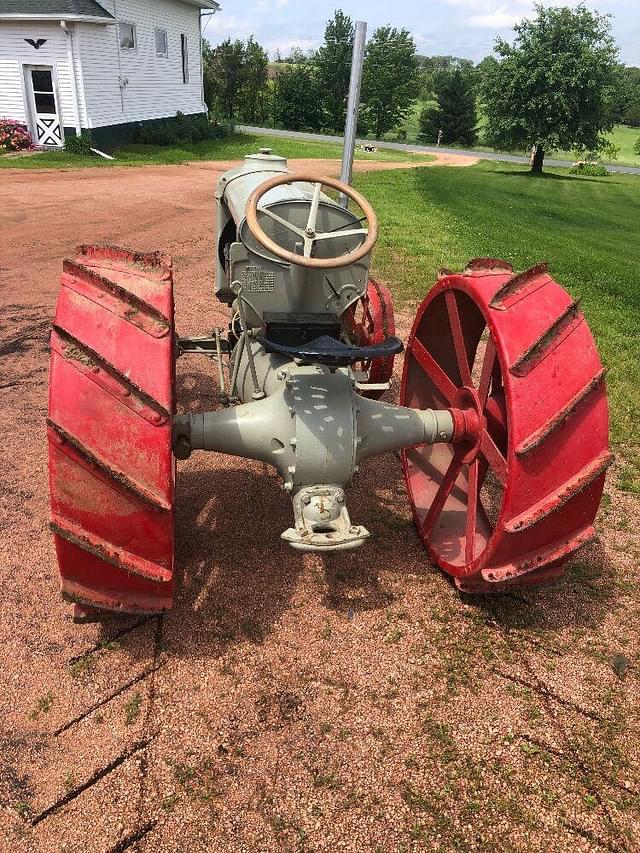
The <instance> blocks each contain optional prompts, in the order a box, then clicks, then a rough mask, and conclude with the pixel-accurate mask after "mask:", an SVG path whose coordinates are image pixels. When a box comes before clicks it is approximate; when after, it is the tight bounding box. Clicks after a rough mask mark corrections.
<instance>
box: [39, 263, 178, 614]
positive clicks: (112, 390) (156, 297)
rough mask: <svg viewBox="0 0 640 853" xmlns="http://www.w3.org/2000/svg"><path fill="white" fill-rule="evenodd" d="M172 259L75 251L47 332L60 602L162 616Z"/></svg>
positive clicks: (169, 563)
mask: <svg viewBox="0 0 640 853" xmlns="http://www.w3.org/2000/svg"><path fill="white" fill-rule="evenodd" d="M174 339H175V335H174V326H173V281H172V272H171V261H170V260H169V259H168V258H166V257H164V256H161V255H159V254H137V253H133V252H128V251H126V250H123V249H113V248H100V247H92V246H81V247H80V248H79V249H78V257H77V258H76V260H75V261H68V260H67V261H65V262H64V265H63V274H62V289H61V291H60V296H59V298H58V305H57V309H56V316H55V320H54V324H53V331H52V335H51V367H50V380H49V417H48V419H47V424H48V437H49V485H50V493H51V528H52V530H53V533H54V539H55V546H56V553H57V557H58V564H59V567H60V576H61V585H62V593H63V596H64V597H65V598H66V599H67V600H69V601H72V602H75V603H76V604H78V605H80V607H81V608H83V609H84V611H85V613H90V612H91V611H92V609H93V608H97V609H98V610H115V611H119V612H124V613H140V612H142V613H158V612H161V611H163V610H166V609H167V608H168V607H170V606H171V601H172V589H173V545H174V484H175V466H174V458H173V454H172V451H171V427H172V415H173V413H174V410H175V407H174V400H175V392H174V385H175V383H174Z"/></svg>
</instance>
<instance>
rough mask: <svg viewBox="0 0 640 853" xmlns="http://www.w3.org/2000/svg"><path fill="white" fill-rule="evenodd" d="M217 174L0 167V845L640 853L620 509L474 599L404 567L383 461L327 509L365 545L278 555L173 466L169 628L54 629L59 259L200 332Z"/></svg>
mask: <svg viewBox="0 0 640 853" xmlns="http://www.w3.org/2000/svg"><path fill="white" fill-rule="evenodd" d="M300 165H302V164H301V163H300ZM304 165H310V164H309V163H306V164H304ZM314 165H315V166H316V167H319V166H318V163H317V161H316V162H315V163H314ZM335 165H336V164H333V166H334V167H335ZM366 165H367V166H370V165H371V164H366ZM396 165H397V164H395V163H393V164H384V168H387V167H396ZM360 167H361V166H359V168H360ZM219 171H220V164H217V165H216V164H194V165H191V166H180V167H144V168H126V169H101V170H98V169H96V170H83V171H57V172H53V171H51V172H48V171H47V172H27V171H15V172H2V173H0V196H2V204H1V207H0V210H1V213H0V222H1V225H2V228H1V231H0V240H1V242H0V274H1V290H0V299H1V305H2V311H1V315H0V324H1V326H0V354H1V357H2V361H1V363H2V376H1V378H0V389H1V390H2V407H1V409H0V419H1V422H0V425H1V427H2V444H1V448H0V466H1V467H0V471H1V475H2V484H3V488H2V506H1V515H0V524H1V533H2V539H1V541H0V555H1V558H2V560H1V562H2V597H1V605H0V606H1V613H0V649H1V652H0V654H1V658H0V660H1V664H0V849H2V850H3V851H4V850H7V851H34V853H41V852H42V853H51V851H56V852H57V851H64V853H75V852H76V851H77V853H80V851H92V853H93V851H95V852H96V853H106V851H109V853H123V851H126V850H139V851H141V853H152V851H153V853H159V851H175V852H176V853H178V851H185V853H186V851H189V853H195V852H196V851H216V853H217V851H220V853H222V851H224V853H240V851H250V853H254V851H332V853H333V851H380V852H381V853H387V851H398V853H399V851H410V850H442V851H449V850H453V849H456V850H483V851H486V850H518V851H524V850H526V851H537V850H540V851H542V850H545V851H546V850H572V851H579V850H582V851H587V850H609V851H631V850H638V849H640V848H639V845H638V835H639V833H638V830H639V820H638V819H639V813H640V812H639V800H638V795H639V784H640V783H639V781H638V779H639V777H638V770H639V768H640V760H639V758H640V756H639V741H638V733H639V732H640V720H639V719H638V717H639V715H640V704H639V702H638V699H639V696H638V669H637V663H636V662H637V659H638V653H639V648H638V616H639V607H638V603H639V593H638V585H637V579H638V568H637V564H638V554H639V550H638V534H637V532H636V531H635V530H634V529H633V528H634V527H637V524H635V523H634V521H633V519H637V517H638V504H637V502H634V501H633V499H632V498H631V497H629V496H627V495H623V494H620V493H618V492H617V491H616V490H615V487H614V486H613V484H610V485H609V486H608V489H607V491H608V494H609V496H610V498H609V499H607V506H606V507H605V509H604V511H603V513H602V514H601V519H600V522H599V530H600V532H601V534H602V536H601V541H600V542H598V543H597V544H595V545H594V546H592V547H591V549H590V550H589V551H588V552H586V553H584V554H583V555H582V556H581V557H580V559H579V560H577V561H575V562H574V564H573V566H572V568H571V571H570V572H569V575H568V577H567V578H566V579H565V580H563V581H561V582H559V583H557V584H555V585H554V586H552V587H550V588H548V589H540V590H534V591H527V592H526V593H522V594H513V595H509V596H504V597H495V596H491V597H487V598H482V599H481V598H474V597H469V596H466V597H465V596H460V595H459V594H457V593H456V592H455V591H454V589H453V588H452V587H451V585H450V584H449V583H448V582H447V581H446V580H445V579H444V578H443V577H442V576H440V575H439V574H438V573H437V572H436V571H435V570H434V569H433V568H432V567H431V566H430V565H429V563H428V561H427V560H426V558H425V555H424V552H423V551H422V550H421V548H420V546H419V543H418V539H417V536H416V535H415V533H414V531H413V528H412V525H411V522H410V517H409V509H408V504H407V501H406V498H405V494H404V486H403V484H402V481H401V475H400V470H399V467H398V464H397V461H396V459H395V457H394V456H393V455H389V456H386V457H383V458H382V459H380V460H376V461H375V462H373V463H372V464H368V465H366V466H364V467H363V471H362V472H361V474H360V476H359V479H358V481H357V483H356V485H355V486H354V488H353V490H352V497H351V499H350V510H351V513H352V517H353V518H354V520H356V522H358V523H363V524H365V525H366V526H367V527H368V528H369V529H370V530H371V532H372V539H371V542H370V543H369V544H368V545H367V546H366V547H364V548H363V549H362V550H360V551H358V552H355V553H353V554H350V555H345V556H341V557H334V558H331V557H326V558H321V557H316V556H312V555H299V554H296V553H295V552H294V551H292V550H290V549H289V548H288V546H286V545H285V544H284V543H283V542H282V541H281V540H280V538H279V537H280V532H281V531H282V530H283V529H284V528H285V527H287V526H289V524H290V502H289V500H288V499H287V498H286V497H285V496H284V495H283V493H282V492H281V491H280V489H279V487H278V484H277V481H276V478H275V476H274V475H273V474H272V473H269V472H268V471H267V470H266V469H264V468H263V466H261V465H260V464H254V463H251V462H243V461H236V460H232V461H229V460H228V459H226V458H222V457H218V456H216V455H213V454H208V455H207V454H200V455H198V454H195V455H194V456H193V457H192V458H191V459H190V460H188V461H187V462H185V463H181V464H180V465H179V475H178V513H177V539H178V548H177V565H178V574H179V580H178V585H177V590H178V591H177V601H176V606H175V609H174V610H173V611H172V612H171V613H169V614H167V615H166V616H165V617H163V618H151V619H138V620H136V619H129V620H126V621H124V622H114V623H111V624H109V623H107V624H105V625H104V626H98V625H83V626H75V625H73V624H72V623H71V621H70V618H69V609H68V607H67V605H65V604H63V603H62V601H61V600H60V598H59V596H58V590H57V586H58V585H57V571H56V565H55V558H54V553H53V548H52V543H51V539H50V535H49V532H48V527H47V524H48V499H47V481H46V471H47V460H46V445H45V431H44V418H45V413H46V398H47V361H48V354H47V339H48V329H49V323H50V320H51V317H52V315H53V311H54V305H55V300H56V295H57V290H58V279H59V273H60V261H61V258H62V257H64V256H72V255H73V251H74V247H75V245H76V244H77V243H80V242H104V243H111V244H122V245H126V246H130V247H132V248H136V249H141V250H152V249H158V248H161V249H163V250H164V251H166V252H168V253H170V254H172V255H173V258H174V263H175V267H176V270H177V286H176V302H177V318H178V328H179V330H180V331H181V332H183V333H198V332H203V331H206V330H207V329H209V328H211V327H212V326H213V325H214V324H216V323H218V322H222V321H223V319H224V314H223V312H221V310H220V309H219V308H218V307H217V305H216V303H215V301H214V300H213V297H212V284H213V257H214V244H213V241H214V228H213V190H214V184H215V180H216V178H217V174H218V172H219ZM334 171H335V168H334ZM408 319H409V318H408V317H404V318H401V325H402V326H403V327H404V330H405V331H406V326H407V322H408ZM178 383H179V397H180V401H181V405H182V407H183V408H184V409H186V410H194V409H196V408H198V407H200V408H202V407H211V406H212V405H213V404H214V400H215V391H216V387H215V382H214V378H213V371H212V370H211V369H210V366H209V364H208V363H207V362H206V361H202V360H198V359H197V358H191V359H188V358H186V357H185V358H183V359H181V360H180V361H179V363H178ZM613 478H615V472H614V473H613V474H612V479H613ZM629 664H630V666H629V668H628V671H627V666H628V665H629Z"/></svg>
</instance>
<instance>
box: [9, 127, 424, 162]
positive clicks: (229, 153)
mask: <svg viewBox="0 0 640 853" xmlns="http://www.w3.org/2000/svg"><path fill="white" fill-rule="evenodd" d="M259 148H273V149H274V151H276V152H277V153H278V154H282V156H283V157H300V158H303V157H313V158H318V159H340V158H341V157H342V146H341V145H337V144H334V143H328V142H305V141H304V140H301V141H299V140H297V139H285V138H283V137H280V136H278V137H272V136H251V135H248V134H233V135H232V136H229V137H226V138H224V139H212V140H209V141H207V142H199V143H197V144H194V145H182V146H177V145H172V146H166V147H160V146H158V145H129V146H126V147H124V148H119V149H117V150H116V151H113V152H112V154H113V156H114V157H115V158H116V159H115V160H103V159H102V158H101V157H81V156H78V155H76V154H68V153H67V152H66V151H50V152H46V153H42V154H29V155H27V156H24V157H8V156H0V168H1V167H5V168H18V169H42V168H45V169H46V168H50V169H59V168H72V169H77V168H82V167H85V166H103V167H106V168H108V167H109V166H143V165H145V164H176V163H188V162H191V161H196V160H238V159H241V158H242V157H244V155H245V154H251V153H255V152H256V151H257V150H258V149H259ZM414 158H417V159H419V160H422V161H423V162H424V161H425V160H430V159H432V158H431V157H430V155H428V154H417V155H416V154H407V153H405V152H403V151H386V150H384V151H383V150H380V151H377V152H376V153H375V154H366V153H364V152H363V151H356V159H357V160H384V161H393V162H406V161H407V160H412V159H414Z"/></svg>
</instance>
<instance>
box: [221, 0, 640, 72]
mask: <svg viewBox="0 0 640 853" xmlns="http://www.w3.org/2000/svg"><path fill="white" fill-rule="evenodd" d="M545 5H554V6H557V5H569V6H572V5H576V2H575V0H562V2H553V3H550V2H545ZM585 5H586V6H587V7H588V8H590V9H597V10H598V11H599V12H600V13H602V14H605V13H608V14H610V15H611V17H612V27H613V34H614V36H615V38H616V40H617V42H618V45H619V47H620V58H621V61H622V62H624V63H625V64H627V65H636V66H640V0H596V2H590V0H587V2H586V3H585ZM220 6H221V10H220V11H219V12H217V13H216V14H215V15H213V16H211V17H210V18H209V19H208V21H207V23H206V24H205V25H204V26H205V27H206V29H205V37H206V38H207V39H208V40H209V41H210V42H211V44H212V45H216V44H218V43H219V42H221V41H224V39H226V38H228V37H231V38H234V39H235V38H239V39H247V38H248V37H249V36H250V35H253V36H254V38H255V39H256V40H257V41H258V42H260V44H261V45H262V46H263V47H264V48H265V49H266V50H267V52H268V53H269V55H270V56H271V57H273V56H274V54H275V52H276V50H279V51H280V53H281V54H282V55H283V56H286V55H287V53H288V52H289V51H290V50H291V48H292V47H300V48H302V50H305V51H307V50H310V49H313V48H316V47H318V46H319V45H320V44H321V43H322V40H323V35H324V28H325V24H326V22H327V21H328V20H329V18H331V17H333V13H334V10H335V9H336V8H340V9H342V10H343V11H344V12H345V13H346V14H347V15H349V16H350V17H351V18H352V19H353V20H354V21H356V20H360V21H366V22H367V25H368V27H367V32H368V34H369V35H370V34H371V33H372V32H373V30H374V29H375V28H376V27H379V26H383V25H384V24H391V25H392V26H394V27H398V28H400V27H405V28H406V29H407V30H409V32H410V33H411V34H412V36H413V38H414V40H415V43H416V47H417V49H418V53H421V54H424V55H426V56H433V55H452V56H459V57H465V58H467V59H472V60H474V62H478V61H479V60H480V59H482V58H483V57H484V56H486V55H487V54H489V53H491V50H492V46H493V42H494V39H495V37H496V36H497V35H500V36H502V37H504V38H506V39H507V40H511V37H512V35H513V33H512V30H511V27H512V25H513V24H514V22H516V21H519V20H521V19H522V18H524V17H528V16H530V15H531V13H532V10H533V2H529V0H401V2H399V3H398V5H397V6H396V5H395V4H394V3H390V2H389V0H385V2H383V0H344V2H342V3H340V2H339V0H315V2H314V3H311V4H307V3H305V2H302V0H244V2H243V3H238V2H237V0H235V2H231V0H220Z"/></svg>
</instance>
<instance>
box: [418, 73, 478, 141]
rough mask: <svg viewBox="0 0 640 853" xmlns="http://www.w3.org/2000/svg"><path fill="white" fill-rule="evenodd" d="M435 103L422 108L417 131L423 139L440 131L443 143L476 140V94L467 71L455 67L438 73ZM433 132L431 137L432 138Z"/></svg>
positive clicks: (436, 134)
mask: <svg viewBox="0 0 640 853" xmlns="http://www.w3.org/2000/svg"><path fill="white" fill-rule="evenodd" d="M436 100H437V102H438V106H437V107H436V108H435V109H434V108H433V107H428V106H427V107H425V108H424V109H423V111H422V112H421V114H420V131H421V133H422V134H423V135H424V136H425V137H427V138H437V136H438V131H439V130H442V141H443V142H448V143H452V142H456V143H458V144H459V145H473V144H474V143H475V141H476V139H477V136H478V134H477V132H476V124H477V122H478V115H477V113H476V95H475V91H474V88H473V83H472V78H471V74H470V73H469V71H467V73H466V74H465V73H464V72H463V71H462V70H461V69H460V67H459V66H458V67H455V68H454V70H453V71H450V72H449V73H448V74H441V75H440V76H439V77H438V78H437V82H436ZM434 132H435V137H434Z"/></svg>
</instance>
